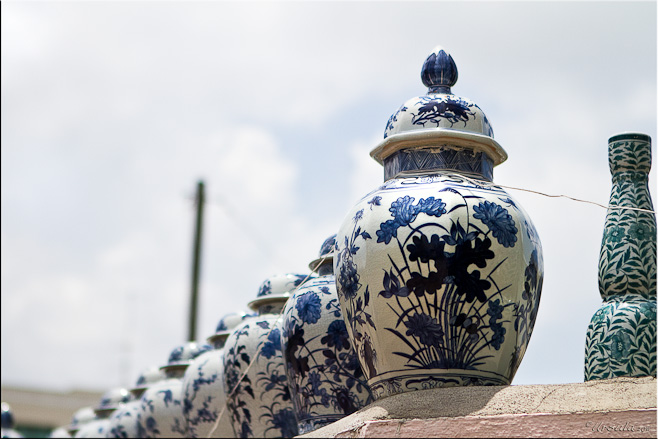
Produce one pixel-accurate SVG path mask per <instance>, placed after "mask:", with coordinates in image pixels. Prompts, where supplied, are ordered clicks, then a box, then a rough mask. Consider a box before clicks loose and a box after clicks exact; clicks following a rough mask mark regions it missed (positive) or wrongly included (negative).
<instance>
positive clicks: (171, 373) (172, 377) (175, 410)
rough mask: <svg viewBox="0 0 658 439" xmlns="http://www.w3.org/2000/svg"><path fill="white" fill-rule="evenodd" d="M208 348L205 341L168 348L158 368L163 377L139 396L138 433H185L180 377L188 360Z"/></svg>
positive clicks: (182, 434)
mask: <svg viewBox="0 0 658 439" xmlns="http://www.w3.org/2000/svg"><path fill="white" fill-rule="evenodd" d="M211 349H212V347H211V346H210V345H207V344H200V343H196V342H188V343H185V344H183V345H181V346H178V347H177V348H175V349H174V350H173V351H171V354H170V355H169V361H168V362H167V365H166V366H162V367H161V368H160V369H162V370H163V371H164V373H165V375H166V378H165V379H164V380H162V381H159V382H157V383H155V384H153V385H151V386H150V387H149V388H148V389H146V391H145V392H144V394H143V395H142V398H141V400H140V408H139V411H138V412H137V431H138V436H139V437H142V438H156V437H168V438H173V437H186V436H187V424H186V422H185V417H184V416H183V383H182V378H183V375H184V374H185V369H187V367H188V366H189V364H190V362H191V361H192V360H193V359H194V358H196V357H197V356H199V355H201V354H203V353H204V352H207V351H209V350H211Z"/></svg>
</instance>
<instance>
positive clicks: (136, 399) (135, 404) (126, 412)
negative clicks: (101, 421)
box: [106, 366, 165, 438]
mask: <svg viewBox="0 0 658 439" xmlns="http://www.w3.org/2000/svg"><path fill="white" fill-rule="evenodd" d="M163 379H165V373H164V372H163V371H162V370H160V368H159V367H155V366H154V367H151V368H148V369H146V370H145V371H144V372H142V373H141V374H140V375H139V377H138V378H137V382H136V383H135V387H133V388H132V389H130V394H131V396H130V400H129V401H128V402H127V403H125V404H123V405H122V406H120V407H119V408H117V409H116V410H115V411H114V412H113V413H112V416H110V422H109V425H108V427H107V435H106V437H109V438H126V437H138V435H139V432H138V429H137V413H138V412H139V410H140V407H141V398H142V395H143V394H144V392H145V391H146V389H148V387H149V386H151V385H153V384H155V383H157V382H159V381H161V380H163Z"/></svg>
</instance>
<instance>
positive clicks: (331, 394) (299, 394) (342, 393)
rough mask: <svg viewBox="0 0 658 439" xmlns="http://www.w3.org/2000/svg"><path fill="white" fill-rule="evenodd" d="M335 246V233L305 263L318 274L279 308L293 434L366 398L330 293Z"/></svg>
mask: <svg viewBox="0 0 658 439" xmlns="http://www.w3.org/2000/svg"><path fill="white" fill-rule="evenodd" d="M335 244H336V235H332V236H331V237H329V238H328V239H327V240H326V241H325V242H324V243H323V244H322V247H321V249H320V257H319V258H318V259H315V260H314V261H312V262H311V263H310V264H309V268H310V269H311V270H312V271H314V272H316V273H317V274H318V276H317V277H316V278H313V279H309V280H308V281H307V282H305V283H304V285H302V286H300V287H299V288H298V289H297V291H296V292H295V294H293V295H292V297H291V298H290V299H289V300H288V302H287V303H286V307H285V309H284V311H283V320H282V323H281V328H282V331H281V347H282V351H283V358H284V360H285V363H284V364H285V367H286V374H287V377H288V387H289V389H290V395H291V397H292V402H293V404H294V407H295V416H296V417H297V421H298V426H299V434H305V433H308V432H311V431H313V430H316V429H318V428H320V427H323V426H325V425H328V424H331V423H333V422H336V421H337V420H339V419H341V418H343V417H345V416H347V415H349V414H352V413H354V412H355V411H357V410H359V409H360V408H362V407H364V406H365V405H367V404H369V403H370V402H372V396H371V394H370V389H369V388H368V385H367V384H366V380H365V376H364V375H363V371H362V370H361V366H360V365H359V361H358V359H357V357H356V353H355V352H354V349H352V344H351V343H350V340H349V336H348V334H347V327H346V326H345V321H344V320H343V315H342V313H341V310H340V304H339V303H338V296H337V295H336V279H335V277H334V266H333V257H334V247H335Z"/></svg>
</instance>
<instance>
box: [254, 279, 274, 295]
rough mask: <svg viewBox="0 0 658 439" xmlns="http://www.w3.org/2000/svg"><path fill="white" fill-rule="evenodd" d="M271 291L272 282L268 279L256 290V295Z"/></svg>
mask: <svg viewBox="0 0 658 439" xmlns="http://www.w3.org/2000/svg"><path fill="white" fill-rule="evenodd" d="M271 292H272V283H271V282H270V281H269V280H266V281H265V282H263V284H262V285H261V286H260V289H259V290H258V295H257V296H256V297H261V296H267V295H268V294H270V293H271Z"/></svg>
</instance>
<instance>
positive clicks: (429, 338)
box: [404, 314, 443, 346]
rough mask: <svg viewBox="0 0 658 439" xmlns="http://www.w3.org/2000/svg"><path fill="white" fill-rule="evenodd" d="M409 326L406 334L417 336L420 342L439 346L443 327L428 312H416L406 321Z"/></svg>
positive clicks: (405, 323)
mask: <svg viewBox="0 0 658 439" xmlns="http://www.w3.org/2000/svg"><path fill="white" fill-rule="evenodd" d="M404 325H405V326H406V327H407V328H409V329H408V330H407V332H406V335H410V336H412V337H417V338H418V339H419V340H420V342H421V343H422V344H424V345H427V346H439V344H440V343H441V341H442V337H443V329H441V325H439V324H438V323H437V322H436V319H434V318H432V317H430V316H428V315H427V314H414V315H413V316H410V317H409V319H408V320H407V321H406V322H404Z"/></svg>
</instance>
